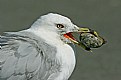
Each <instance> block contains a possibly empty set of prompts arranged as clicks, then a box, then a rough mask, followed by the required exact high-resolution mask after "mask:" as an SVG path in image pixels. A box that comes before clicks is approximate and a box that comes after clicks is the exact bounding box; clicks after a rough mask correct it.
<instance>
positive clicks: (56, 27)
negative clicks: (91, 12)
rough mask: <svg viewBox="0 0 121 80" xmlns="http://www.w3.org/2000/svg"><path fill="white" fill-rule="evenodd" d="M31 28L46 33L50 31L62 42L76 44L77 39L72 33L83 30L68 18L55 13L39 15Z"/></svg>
mask: <svg viewBox="0 0 121 80" xmlns="http://www.w3.org/2000/svg"><path fill="white" fill-rule="evenodd" d="M31 28H34V29H37V30H39V29H43V30H44V31H46V33H48V35H49V32H52V33H54V34H56V35H57V36H58V37H59V38H60V40H62V41H63V42H65V43H76V44H78V41H77V40H76V39H75V38H74V36H73V35H72V33H74V32H83V30H82V29H80V28H79V27H77V26H76V25H75V24H73V23H72V21H71V20H70V19H69V18H67V17H65V16H62V15H60V14H55V13H49V14H47V15H44V16H41V17H40V18H39V19H38V20H37V21H35V23H34V24H33V25H32V26H31ZM50 36H53V35H50Z"/></svg>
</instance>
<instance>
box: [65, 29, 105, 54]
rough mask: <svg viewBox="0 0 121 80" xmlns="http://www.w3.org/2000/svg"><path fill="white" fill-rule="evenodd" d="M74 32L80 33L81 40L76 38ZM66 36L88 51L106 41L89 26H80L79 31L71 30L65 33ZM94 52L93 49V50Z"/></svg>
mask: <svg viewBox="0 0 121 80" xmlns="http://www.w3.org/2000/svg"><path fill="white" fill-rule="evenodd" d="M72 33H78V34H79V36H78V38H79V40H78V39H76V38H75V37H74V36H73V35H72ZM63 36H64V37H65V38H67V39H69V40H70V41H71V42H73V43H75V44H77V45H79V46H81V47H82V48H84V49H85V50H87V51H91V48H99V47H101V46H102V45H103V44H105V43H106V41H105V40H104V38H102V37H101V36H99V34H98V33H97V32H96V31H94V30H91V29H89V28H79V30H78V31H75V32H69V33H66V34H64V35H63ZM91 52H92V51H91Z"/></svg>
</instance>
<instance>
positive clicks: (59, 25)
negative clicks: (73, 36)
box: [56, 24, 64, 28]
mask: <svg viewBox="0 0 121 80" xmlns="http://www.w3.org/2000/svg"><path fill="white" fill-rule="evenodd" d="M56 26H57V28H64V26H63V25H62V24H57V25H56Z"/></svg>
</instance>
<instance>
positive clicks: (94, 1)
mask: <svg viewBox="0 0 121 80" xmlns="http://www.w3.org/2000/svg"><path fill="white" fill-rule="evenodd" d="M48 12H56V13H60V14H63V15H65V16H68V17H69V18H71V19H72V21H73V22H74V23H75V24H77V25H78V26H81V25H84V26H88V27H90V28H91V29H94V30H97V31H98V33H100V35H102V36H103V37H104V38H105V39H106V40H107V41H108V43H107V44H106V45H104V46H102V47H101V48H99V49H94V50H93V52H92V53H90V52H87V51H85V50H83V49H82V48H81V47H77V46H76V47H77V48H76V50H77V54H76V58H77V65H76V68H75V71H74V72H73V74H72V76H71V78H70V79H69V80H121V42H120V41H121V0H0V33H2V32H4V31H19V30H23V29H26V28H29V27H30V25H31V24H32V23H33V22H34V21H35V20H36V19H37V18H38V17H39V16H41V15H43V14H46V13H48Z"/></svg>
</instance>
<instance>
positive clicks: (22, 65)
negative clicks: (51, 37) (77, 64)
mask: <svg viewBox="0 0 121 80" xmlns="http://www.w3.org/2000/svg"><path fill="white" fill-rule="evenodd" d="M56 52H57V51H56V48H55V47H54V46H50V45H48V44H47V43H45V42H44V40H42V39H40V38H38V37H37V36H35V35H34V34H32V33H29V32H13V33H5V35H3V36H1V37H0V80H48V79H49V77H50V76H51V74H52V73H56V76H57V73H58V72H59V68H60V63H59V62H58V61H57V59H56V58H55V54H56Z"/></svg>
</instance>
